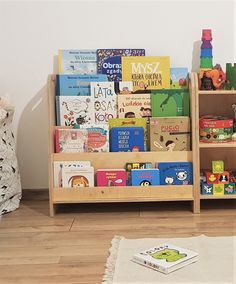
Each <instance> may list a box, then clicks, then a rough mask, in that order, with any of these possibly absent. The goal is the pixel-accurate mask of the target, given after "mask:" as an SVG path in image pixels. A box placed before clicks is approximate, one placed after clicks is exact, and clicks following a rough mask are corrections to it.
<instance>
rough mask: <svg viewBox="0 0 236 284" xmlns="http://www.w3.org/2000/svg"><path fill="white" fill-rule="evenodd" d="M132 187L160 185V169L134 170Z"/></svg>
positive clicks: (132, 172)
mask: <svg viewBox="0 0 236 284" xmlns="http://www.w3.org/2000/svg"><path fill="white" fill-rule="evenodd" d="M131 184H132V186H151V185H160V173H159V169H132V170H131Z"/></svg>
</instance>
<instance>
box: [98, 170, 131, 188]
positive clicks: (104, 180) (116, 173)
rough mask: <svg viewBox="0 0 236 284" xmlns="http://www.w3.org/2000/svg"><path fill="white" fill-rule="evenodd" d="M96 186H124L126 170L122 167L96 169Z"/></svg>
mask: <svg viewBox="0 0 236 284" xmlns="http://www.w3.org/2000/svg"><path fill="white" fill-rule="evenodd" d="M96 179H97V186H125V185H126V172H125V170H124V169H98V170H97V173H96Z"/></svg>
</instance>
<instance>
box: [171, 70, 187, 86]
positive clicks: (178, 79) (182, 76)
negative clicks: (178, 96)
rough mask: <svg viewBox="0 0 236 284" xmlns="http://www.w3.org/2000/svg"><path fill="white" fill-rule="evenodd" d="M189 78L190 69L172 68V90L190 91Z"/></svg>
mask: <svg viewBox="0 0 236 284" xmlns="http://www.w3.org/2000/svg"><path fill="white" fill-rule="evenodd" d="M188 84H189V77H188V68H185V67H177V68H170V88H171V89H188Z"/></svg>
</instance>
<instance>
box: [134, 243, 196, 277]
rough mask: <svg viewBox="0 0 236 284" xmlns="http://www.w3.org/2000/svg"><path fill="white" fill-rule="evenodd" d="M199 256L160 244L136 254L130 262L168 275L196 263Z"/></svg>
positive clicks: (190, 251) (176, 247) (173, 246)
mask: <svg viewBox="0 0 236 284" xmlns="http://www.w3.org/2000/svg"><path fill="white" fill-rule="evenodd" d="M198 257H199V254H198V253H197V252H195V251H192V250H189V249H186V248H182V247H178V246H175V245H173V244H167V243H165V244H160V245H157V246H155V247H152V248H149V249H147V250H145V251H142V252H139V253H136V254H135V255H134V256H133V258H132V260H133V261H134V262H136V263H139V264H141V265H144V266H146V267H149V268H152V269H155V270H157V271H159V272H162V273H165V274H168V273H170V272H173V271H175V270H177V269H180V268H182V267H184V266H186V265H188V264H191V263H193V262H196V261H197V260H198Z"/></svg>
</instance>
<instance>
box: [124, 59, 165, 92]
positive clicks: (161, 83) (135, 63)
mask: <svg viewBox="0 0 236 284" xmlns="http://www.w3.org/2000/svg"><path fill="white" fill-rule="evenodd" d="M122 80H123V81H132V82H133V87H134V91H138V90H156V89H169V88H170V58H169V57H168V56H139V57H138V56H130V57H122Z"/></svg>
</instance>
